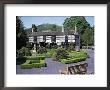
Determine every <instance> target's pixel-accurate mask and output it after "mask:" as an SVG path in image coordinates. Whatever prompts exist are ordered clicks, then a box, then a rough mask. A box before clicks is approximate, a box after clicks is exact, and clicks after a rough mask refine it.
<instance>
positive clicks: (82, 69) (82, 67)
mask: <svg viewBox="0 0 110 90" xmlns="http://www.w3.org/2000/svg"><path fill="white" fill-rule="evenodd" d="M87 67H88V64H87V63H84V64H79V65H74V66H70V67H66V68H65V69H64V70H59V73H60V74H64V75H69V74H87Z"/></svg>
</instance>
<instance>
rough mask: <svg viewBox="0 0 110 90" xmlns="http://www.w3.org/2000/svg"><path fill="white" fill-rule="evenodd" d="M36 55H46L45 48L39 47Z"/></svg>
mask: <svg viewBox="0 0 110 90" xmlns="http://www.w3.org/2000/svg"><path fill="white" fill-rule="evenodd" d="M37 53H38V54H44V53H47V49H46V48H45V47H40V48H39V49H38V50H37Z"/></svg>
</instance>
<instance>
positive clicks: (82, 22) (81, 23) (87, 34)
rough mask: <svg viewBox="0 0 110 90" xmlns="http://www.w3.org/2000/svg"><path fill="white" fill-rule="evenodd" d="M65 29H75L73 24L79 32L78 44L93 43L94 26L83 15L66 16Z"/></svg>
mask: <svg viewBox="0 0 110 90" xmlns="http://www.w3.org/2000/svg"><path fill="white" fill-rule="evenodd" d="M63 25H64V29H65V30H68V31H69V30H75V26H76V27H77V30H78V32H79V34H80V37H81V38H80V44H81V46H83V45H94V27H91V26H90V24H89V23H88V22H87V21H86V19H85V17H84V16H72V17H70V18H66V19H65V21H64V23H63Z"/></svg>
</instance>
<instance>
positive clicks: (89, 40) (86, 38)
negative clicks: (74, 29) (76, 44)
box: [81, 29, 94, 46]
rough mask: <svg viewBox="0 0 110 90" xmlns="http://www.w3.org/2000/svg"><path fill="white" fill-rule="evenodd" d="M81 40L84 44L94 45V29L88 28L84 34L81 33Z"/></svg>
mask: <svg viewBox="0 0 110 90" xmlns="http://www.w3.org/2000/svg"><path fill="white" fill-rule="evenodd" d="M81 42H82V45H84V46H88V45H90V46H91V45H94V31H93V29H86V30H85V31H84V34H83V35H81Z"/></svg>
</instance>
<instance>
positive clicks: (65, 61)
mask: <svg viewBox="0 0 110 90" xmlns="http://www.w3.org/2000/svg"><path fill="white" fill-rule="evenodd" d="M85 60H86V57H79V58H69V59H61V60H60V61H61V63H63V64H70V63H77V62H81V61H85Z"/></svg>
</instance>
